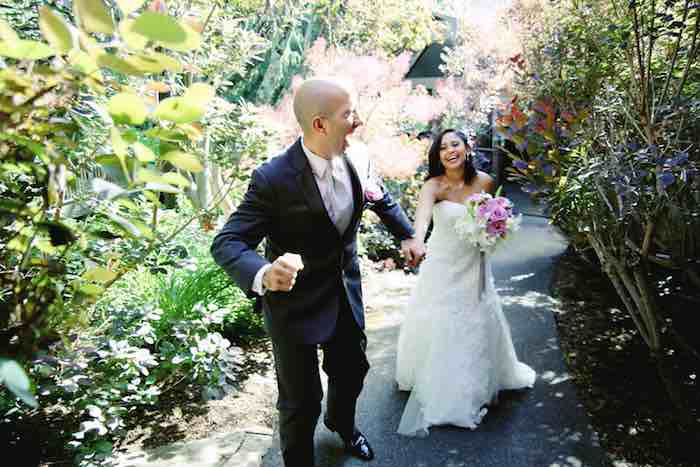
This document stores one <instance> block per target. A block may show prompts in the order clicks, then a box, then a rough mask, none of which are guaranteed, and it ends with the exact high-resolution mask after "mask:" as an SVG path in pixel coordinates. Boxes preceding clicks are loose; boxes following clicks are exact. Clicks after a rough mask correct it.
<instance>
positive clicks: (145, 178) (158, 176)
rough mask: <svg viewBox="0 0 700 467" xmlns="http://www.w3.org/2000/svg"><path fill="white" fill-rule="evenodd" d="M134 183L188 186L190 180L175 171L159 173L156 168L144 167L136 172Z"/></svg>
mask: <svg viewBox="0 0 700 467" xmlns="http://www.w3.org/2000/svg"><path fill="white" fill-rule="evenodd" d="M136 183H143V184H149V183H158V184H163V185H177V186H181V187H183V188H189V186H190V185H191V184H192V182H190V181H189V180H188V179H187V178H185V177H183V176H182V175H180V174H179V173H177V172H167V173H160V172H158V171H156V170H152V169H144V168H141V169H139V170H138V171H137V172H136Z"/></svg>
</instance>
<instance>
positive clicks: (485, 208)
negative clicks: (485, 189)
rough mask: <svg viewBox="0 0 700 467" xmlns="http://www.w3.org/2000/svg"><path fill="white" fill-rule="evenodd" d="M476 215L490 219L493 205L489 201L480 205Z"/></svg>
mask: <svg viewBox="0 0 700 467" xmlns="http://www.w3.org/2000/svg"><path fill="white" fill-rule="evenodd" d="M476 215H477V216H479V217H480V218H481V219H488V218H489V217H490V216H491V207H490V206H489V205H488V203H484V204H482V205H480V206H479V207H478V208H477V210H476Z"/></svg>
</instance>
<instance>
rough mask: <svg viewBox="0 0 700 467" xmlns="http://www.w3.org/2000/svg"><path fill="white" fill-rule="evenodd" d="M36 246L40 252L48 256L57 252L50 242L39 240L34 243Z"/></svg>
mask: <svg viewBox="0 0 700 467" xmlns="http://www.w3.org/2000/svg"><path fill="white" fill-rule="evenodd" d="M34 246H36V247H37V248H38V249H39V251H41V252H42V253H44V254H47V255H53V254H55V253H56V251H57V250H56V248H55V247H54V246H53V245H52V244H51V242H50V241H49V240H37V241H36V242H34Z"/></svg>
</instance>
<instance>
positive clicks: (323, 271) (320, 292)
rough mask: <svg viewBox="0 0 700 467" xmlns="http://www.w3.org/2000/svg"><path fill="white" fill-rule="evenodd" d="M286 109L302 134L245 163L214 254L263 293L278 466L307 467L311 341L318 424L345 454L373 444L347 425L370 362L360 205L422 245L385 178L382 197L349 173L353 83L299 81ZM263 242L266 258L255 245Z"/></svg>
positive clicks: (406, 240) (313, 410)
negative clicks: (244, 186) (254, 163)
mask: <svg viewBox="0 0 700 467" xmlns="http://www.w3.org/2000/svg"><path fill="white" fill-rule="evenodd" d="M294 113H295V116H296V119H297V121H298V122H299V125H300V127H301V128H302V133H303V136H302V137H300V138H299V139H298V140H297V141H296V142H295V143H294V144H292V145H291V146H290V147H289V148H287V149H286V150H285V151H284V152H283V153H282V154H280V155H278V156H276V157H274V158H272V159H271V160H270V161H269V162H267V163H265V164H263V165H261V166H260V167H258V168H257V169H256V170H255V171H254V172H253V174H252V177H251V181H250V185H249V187H248V191H247V192H246V195H245V197H244V199H243V201H242V202H241V204H240V205H239V206H238V209H237V210H236V212H234V213H233V214H232V215H231V217H230V218H229V219H228V221H227V222H226V224H225V225H224V227H223V228H222V229H221V231H220V232H219V233H218V235H217V236H216V238H215V239H214V242H213V243H212V246H211V253H212V255H213V257H214V259H215V260H216V262H217V263H218V264H219V265H220V266H221V267H222V268H223V269H225V270H226V272H227V273H228V274H229V276H230V277H231V278H232V279H233V281H234V282H235V283H236V284H237V285H238V286H239V287H240V288H241V289H243V290H244V291H245V292H246V293H247V294H248V295H249V296H254V295H257V296H259V297H261V300H262V308H263V314H264V317H265V326H266V329H267V332H268V334H269V335H270V338H271V340H272V346H273V353H274V358H275V370H276V375H277V385H278V389H279V398H278V401H277V409H278V411H279V431H280V447H281V449H282V457H283V459H284V464H285V466H286V467H314V440H313V438H314V431H315V429H316V424H317V422H318V418H319V416H320V414H321V400H322V398H323V392H322V388H321V380H320V374H319V362H318V351H317V350H318V348H319V347H320V348H321V349H322V350H323V364H322V367H323V371H324V372H325V373H326V374H327V375H328V397H327V403H326V412H325V415H324V423H325V425H326V426H327V427H328V428H329V429H330V430H331V431H334V432H337V433H338V435H339V436H340V438H341V439H342V441H343V443H344V446H345V449H346V451H347V452H348V453H349V454H350V455H353V456H355V457H358V458H360V459H362V460H365V461H369V460H372V459H373V458H374V452H373V450H372V448H371V446H370V444H369V441H368V440H367V438H365V436H364V435H363V434H362V432H361V431H360V430H359V429H358V427H357V426H356V424H355V406H356V401H357V398H358V396H359V395H360V392H361V391H362V386H363V383H364V378H365V376H366V374H367V372H368V370H369V362H368V361H367V357H366V355H365V349H366V344H367V339H366V337H365V333H364V328H365V320H364V310H363V305H362V290H361V282H360V268H359V263H358V258H357V242H356V239H357V231H358V228H359V224H360V219H361V217H362V211H363V209H364V208H365V207H368V208H370V209H372V210H373V211H374V212H375V213H376V214H377V215H378V216H379V217H380V219H381V220H382V222H383V223H384V224H385V225H386V226H387V228H388V229H389V231H390V232H391V233H392V234H393V235H394V236H396V237H397V238H398V239H399V240H401V249H402V251H403V254H404V255H405V256H406V258H407V259H408V260H409V261H410V262H414V261H416V260H418V259H419V258H421V257H422V255H423V254H424V252H423V251H421V250H420V247H419V246H418V244H417V243H416V242H415V241H414V240H413V234H414V232H413V229H412V227H411V225H410V223H409V221H408V219H407V218H406V215H405V214H404V213H403V211H402V210H401V208H400V207H399V206H398V205H397V204H396V203H395V202H394V200H393V199H392V198H391V196H390V195H389V193H387V192H386V190H384V189H383V187H382V191H383V197H382V198H381V199H380V200H378V201H377V200H374V201H372V202H370V201H369V200H368V199H366V197H365V191H364V189H363V183H364V181H363V180H364V179H363V176H364V171H363V174H362V175H361V174H358V170H357V168H356V167H355V166H354V165H353V163H352V162H351V161H350V160H349V159H348V158H347V157H346V156H345V151H346V149H347V147H348V140H347V138H348V136H350V135H351V134H352V133H353V132H354V131H355V130H356V129H357V128H358V127H359V126H360V125H361V124H362V122H361V121H360V120H359V118H358V116H357V113H356V111H355V107H354V102H353V98H352V94H351V92H350V90H349V89H348V88H346V87H345V86H343V85H341V84H339V83H338V82H336V81H333V80H322V79H313V80H308V81H305V82H304V83H303V84H302V85H301V86H300V87H299V88H298V90H297V92H296V94H295V96H294ZM373 199H374V197H373ZM263 239H265V257H263V256H261V255H259V254H258V253H257V252H256V247H257V246H258V245H259V244H260V242H261V241H262V240H263Z"/></svg>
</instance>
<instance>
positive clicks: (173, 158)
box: [161, 151, 204, 172]
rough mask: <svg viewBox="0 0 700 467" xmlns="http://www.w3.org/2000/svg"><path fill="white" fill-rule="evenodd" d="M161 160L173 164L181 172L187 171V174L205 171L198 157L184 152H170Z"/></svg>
mask: <svg viewBox="0 0 700 467" xmlns="http://www.w3.org/2000/svg"><path fill="white" fill-rule="evenodd" d="M161 159H163V160H166V161H168V162H170V163H171V164H173V165H174V166H175V167H177V168H178V169H181V170H186V171H187V172H201V171H202V170H204V167H203V166H202V163H201V162H199V159H198V158H197V156H194V155H192V154H188V153H186V152H182V151H170V152H168V153H167V154H165V155H164V156H161Z"/></svg>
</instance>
